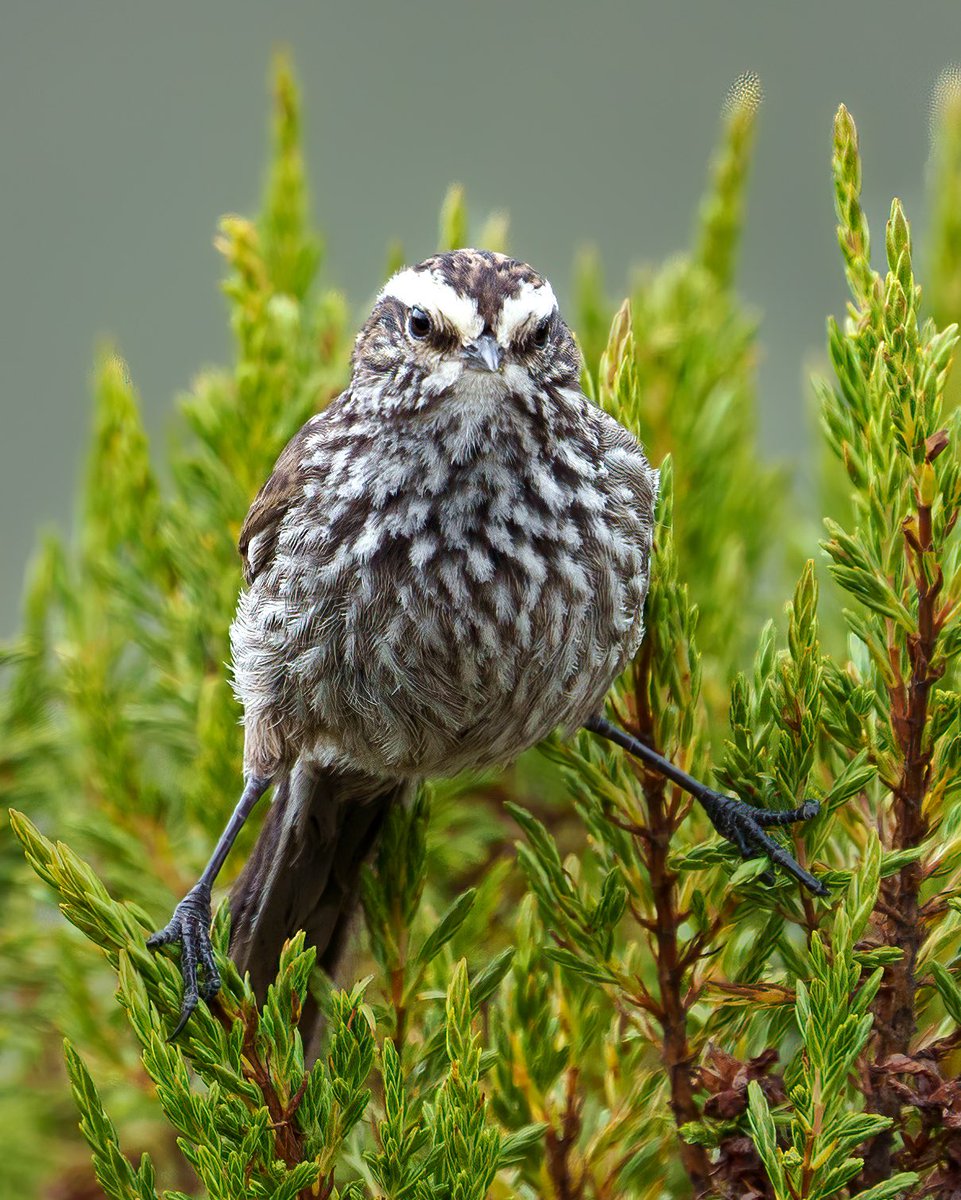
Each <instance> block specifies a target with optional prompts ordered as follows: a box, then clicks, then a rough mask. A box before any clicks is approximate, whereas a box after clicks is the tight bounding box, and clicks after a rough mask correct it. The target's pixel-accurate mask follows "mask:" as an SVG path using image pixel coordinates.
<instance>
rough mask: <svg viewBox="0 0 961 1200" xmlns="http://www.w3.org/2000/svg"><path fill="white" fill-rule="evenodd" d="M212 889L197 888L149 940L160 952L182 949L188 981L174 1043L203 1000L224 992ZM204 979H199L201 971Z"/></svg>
mask: <svg viewBox="0 0 961 1200" xmlns="http://www.w3.org/2000/svg"><path fill="white" fill-rule="evenodd" d="M210 922H211V910H210V888H209V887H207V886H205V885H203V884H197V886H196V887H194V888H191V890H190V891H189V892H188V893H187V895H186V896H184V898H183V900H181V901H180V903H179V904H178V905H177V907H176V908H175V909H174V914H173V916H172V917H171V918H170V922H169V924H167V925H166V926H165V927H164V928H163V929H159V930H158V931H157V932H156V933H155V934H153V935H152V936H151V937H149V938H148V939H147V946H148V947H149V948H150V949H151V950H157V949H159V947H160V946H171V945H174V944H175V943H176V944H178V945H179V946H180V973H181V975H182V976H183V981H184V994H183V1001H182V1003H181V1006H180V1019H179V1021H178V1022H177V1025H176V1027H175V1028H174V1031H173V1032H172V1033H171V1035H170V1037H169V1038H168V1039H167V1040H168V1041H171V1042H172V1041H173V1040H174V1038H176V1037H177V1036H178V1034H180V1033H181V1032H182V1030H183V1028H184V1026H185V1025H186V1024H187V1022H188V1021H189V1020H190V1016H191V1014H192V1013H193V1011H194V1009H195V1008H196V1007H197V1004H198V1003H199V1001H200V999H201V997H203V999H204V1000H208V1001H209V1000H212V999H213V998H214V996H216V994H217V993H218V992H219V991H220V972H219V971H218V970H217V966H216V964H215V963H214V951H213V946H212V945H211V942H210ZM200 967H203V970H204V977H203V982H202V983H201V982H200V980H199V979H198V973H199V968H200Z"/></svg>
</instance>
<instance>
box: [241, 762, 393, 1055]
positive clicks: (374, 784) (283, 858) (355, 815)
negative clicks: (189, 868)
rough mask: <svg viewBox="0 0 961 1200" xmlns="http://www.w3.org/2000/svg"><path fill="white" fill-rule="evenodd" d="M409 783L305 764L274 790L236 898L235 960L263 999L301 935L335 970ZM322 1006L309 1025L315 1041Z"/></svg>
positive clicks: (304, 1025) (304, 1026) (304, 1024)
mask: <svg viewBox="0 0 961 1200" xmlns="http://www.w3.org/2000/svg"><path fill="white" fill-rule="evenodd" d="M407 786H408V785H407V784H406V783H399V782H395V781H391V780H384V779H375V778H373V777H371V776H367V775H362V774H359V773H357V774H354V773H346V772H343V771H336V770H333V769H330V768H323V767H316V766H313V765H309V764H307V763H304V762H298V763H297V764H296V766H295V767H294V769H293V771H292V772H291V773H290V774H289V775H288V776H287V777H286V778H284V779H283V780H281V782H280V784H279V785H278V786H277V788H276V792H275V796H274V802H273V805H272V806H271V809H270V812H269V813H268V814H267V819H266V821H265V822H264V826H263V829H262V831H261V834H260V837H259V838H258V839H257V843H256V845H255V846H254V849H253V852H252V854H251V856H250V858H249V860H248V862H247V865H246V866H245V867H244V869H243V871H242V872H241V874H240V876H239V878H238V879H237V882H236V883H235V884H234V887H233V891H232V892H231V896H230V906H231V916H232V923H231V937H230V954H231V957H232V958H233V960H234V962H235V963H236V964H237V966H238V968H239V969H240V972H241V974H242V973H243V972H244V971H249V972H250V981H251V984H252V985H253V989H254V992H255V993H256V995H257V999H258V1001H261V1002H262V1001H263V999H264V997H265V996H266V994H267V987H268V985H269V984H270V983H272V982H273V980H274V977H275V975H276V973H277V965H278V962H279V960H280V951H281V949H282V948H283V945H284V942H285V941H286V940H287V939H288V938H289V937H292V936H293V935H294V934H295V933H297V931H298V930H300V929H303V930H304V931H305V932H306V934H307V944H308V945H313V946H316V947H317V961H318V963H319V964H320V966H322V967H323V968H324V970H325V971H326V972H327V973H328V974H329V975H330V974H333V972H334V971H335V970H336V968H337V964H338V962H339V960H340V957H341V955H342V953H343V950H344V946H345V944H346V941H347V936H348V933H349V931H350V925H351V918H352V917H353V915H354V911H355V909H356V907H357V897H358V890H359V882H360V869H361V867H362V866H363V864H364V862H365V860H366V859H367V858H368V857H369V855H370V853H371V851H372V850H373V848H374V846H375V845H376V842H377V838H378V835H379V834H380V830H381V827H382V825H383V822H384V818H385V817H386V815H387V812H388V810H389V809H390V806H391V805H392V804H395V803H397V802H399V801H402V800H403V797H404V794H405V792H406V789H407ZM316 1019H317V1014H316V1009H315V1007H314V1006H313V1005H312V1004H310V1005H308V1006H307V1008H306V1009H305V1012H304V1014H303V1017H302V1019H301V1034H302V1036H303V1038H304V1044H305V1045H307V1043H308V1042H309V1041H310V1040H311V1036H312V1034H313V1032H314V1029H313V1027H314V1026H315V1025H316Z"/></svg>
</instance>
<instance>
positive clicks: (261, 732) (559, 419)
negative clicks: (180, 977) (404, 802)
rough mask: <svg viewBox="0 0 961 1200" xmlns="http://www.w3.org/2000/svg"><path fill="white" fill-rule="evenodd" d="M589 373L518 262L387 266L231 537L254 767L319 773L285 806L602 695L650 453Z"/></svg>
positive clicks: (462, 753)
mask: <svg viewBox="0 0 961 1200" xmlns="http://www.w3.org/2000/svg"><path fill="white" fill-rule="evenodd" d="M412 313H420V314H422V316H423V317H424V318H426V320H427V321H428V322H429V325H430V333H429V336H424V337H421V336H418V335H417V334H416V333H415V331H414V329H413V326H412V325H411V323H410V322H411V314H412ZM484 339H486V346H485V353H486V354H487V356H488V358H489V359H490V362H488V363H487V366H486V367H485V366H483V365H481V366H479V365H478V364H479V363H480V362H481V360H480V359H478V357H477V354H478V353H479V352H478V351H473V352H472V346H477V345H478V344H479V343H480V342H481V341H484ZM495 347H496V348H495ZM472 355H473V356H472ZM491 363H495V364H496V368H495V367H493V366H491ZM579 372H580V357H579V354H578V351H577V349H576V347H575V344H574V341H573V338H572V337H571V334H570V331H569V330H568V328H567V326H566V325H565V324H564V322H563V321H562V320H561V318H560V316H559V314H558V312H557V306H556V301H555V299H554V294H553V292H552V291H551V288H550V285H549V284H548V283H547V282H546V280H544V279H542V278H541V277H540V276H538V275H537V274H536V273H535V272H534V271H532V270H531V268H530V267H527V266H525V265H524V264H522V263H519V262H516V261H514V260H512V259H508V258H505V257H504V256H502V255H494V254H490V253H487V252H482V251H473V250H464V251H456V252H454V253H452V254H445V255H438V256H435V258H433V259H430V260H428V261H427V262H426V263H423V264H421V265H420V266H418V267H414V268H408V269H407V270H405V271H403V272H400V273H399V274H398V275H396V276H395V277H394V278H393V279H392V280H391V281H389V282H388V284H387V285H386V287H385V288H384V290H383V292H382V293H381V295H380V296H379V297H378V300H377V303H376V304H375V306H374V310H373V312H372V314H371V316H370V318H369V319H368V321H367V323H366V324H365V326H364V328H363V330H362V331H361V333H360V335H359V337H358V339H357V345H356V347H355V352H354V358H353V371H352V378H351V382H350V385H349V386H348V388H347V390H346V391H345V392H344V393H343V394H342V395H341V396H339V397H338V398H337V399H336V400H334V401H333V402H332V403H331V404H330V406H329V407H328V408H327V409H326V410H325V411H324V412H323V413H321V414H320V415H319V416H316V417H314V418H312V419H311V420H310V421H309V422H308V423H307V424H306V425H305V426H304V428H303V429H302V430H301V431H300V432H299V433H298V434H297V435H296V437H295V438H294V439H293V440H292V441H291V443H290V445H289V446H288V447H287V449H286V450H285V451H284V453H283V454H282V455H281V457H280V459H279V460H278V463H277V466H276V468H275V471H274V473H273V475H272V476H271V478H270V479H269V480H268V482H267V483H266V484H265V486H264V488H263V489H262V490H261V492H260V494H259V495H258V497H257V498H256V500H255V501H254V504H253V505H252V507H251V510H250V513H249V515H248V517H247V521H246V523H245V526H244V531H243V533H242V536H241V551H242V553H243V555H244V559H245V571H246V578H247V584H248V586H247V589H246V590H245V592H244V593H243V594H242V596H241V598H240V603H239V606H238V611H237V616H236V620H235V621H234V624H233V627H232V631H231V643H232V649H233V661H234V680H235V687H236V691H237V695H238V697H239V698H240V700H241V702H242V704H243V707H244V713H245V724H246V752H245V766H246V770H247V772H248V774H250V775H253V776H258V777H262V778H268V777H269V778H272V779H274V780H275V782H276V781H277V780H278V779H280V780H285V779H286V780H290V779H293V780H294V781H295V782H296V780H297V779H300V780H305V779H308V778H311V777H313V778H323V780H324V788H325V789H326V791H325V792H324V795H320V793H318V791H317V787H316V786H314V789H313V793H311V792H310V788H309V787H307V785H306V784H303V785H299V784H298V785H297V786H294V784H290V785H288V786H287V790H286V791H285V792H284V793H283V794H284V796H285V801H284V802H285V803H286V804H287V805H288V806H290V805H293V806H294V807H296V806H297V805H298V804H301V805H303V804H308V803H309V804H315V805H316V804H323V803H331V804H334V803H342V802H343V801H344V796H349V797H351V800H350V802H351V803H363V801H364V797H365V796H367V795H376V796H378V797H381V798H383V796H384V795H386V794H387V792H388V791H389V789H390V788H391V787H393V788H395V793H394V794H395V796H396V795H399V794H401V793H400V791H396V789H400V790H401V791H402V789H403V788H404V787H405V786H407V785H408V784H409V783H410V782H411V781H414V780H416V779H419V778H424V777H429V776H439V775H449V774H453V773H455V772H457V771H460V770H462V769H464V768H470V767H475V768H477V767H485V766H490V765H494V764H498V763H506V762H509V761H510V760H511V759H513V758H515V757H516V756H517V755H518V754H520V753H521V752H522V751H523V750H525V749H527V748H528V747H529V746H531V745H533V744H534V743H536V742H537V741H539V740H540V739H542V738H543V737H545V736H546V735H547V734H549V733H550V732H551V730H553V729H554V728H556V727H558V726H561V727H564V728H566V729H575V728H577V727H578V726H580V725H582V724H583V723H584V722H585V721H586V720H588V719H589V718H591V717H592V716H594V715H596V714H598V713H599V712H600V711H601V709H602V706H603V700H604V695H605V693H606V692H607V690H608V688H609V687H610V685H611V682H612V681H613V679H614V678H615V677H616V675H617V674H618V673H619V672H620V671H621V670H622V668H623V667H624V665H625V664H626V663H627V662H628V660H629V659H630V657H631V656H632V655H633V653H634V652H635V650H636V649H637V647H638V644H639V643H640V640H641V637H642V633H643V622H642V609H643V604H644V598H645V595H646V593H647V586H648V568H649V561H650V552H651V539H652V533H653V514H654V500H655V494H656V489H657V473H656V471H654V470H653V469H652V468H651V467H650V465H649V464H648V462H647V459H646V458H645V456H644V453H643V451H642V450H641V448H640V446H639V445H638V444H637V442H636V441H635V439H634V438H633V437H632V436H631V435H630V434H629V433H628V432H627V431H626V430H625V429H623V428H622V427H621V426H620V425H619V424H618V423H617V422H616V421H614V420H613V418H611V417H610V416H608V415H607V414H606V413H605V412H603V411H602V410H601V409H599V408H598V407H597V406H595V405H594V404H592V403H591V402H590V401H588V400H587V398H586V397H585V396H584V395H583V394H582V392H581V390H580V387H579ZM312 770H313V771H314V772H315V774H314V776H311V775H310V772H311V771H312ZM339 773H342V775H343V778H344V779H345V780H350V781H351V782H350V786H349V787H347V788H345V789H339V788H338V786H337V785H336V780H337V779H338V778H340V774H339ZM358 780H361V781H363V780H367V781H368V783H367V784H366V785H358V782H357V781H358ZM332 781H333V782H332ZM298 788H299V791H298ZM341 791H342V792H343V795H341V794H340V792H341ZM298 796H299V797H300V799H298ZM324 796H327V799H326V800H325V798H324ZM358 797H360V800H358ZM301 825H302V821H301ZM301 825H298V824H297V823H296V822H294V823H293V824H291V821H290V820H289V819H285V821H284V822H281V821H280V819H279V818H278V820H277V821H276V822H275V823H274V827H273V832H272V834H271V838H272V840H271V839H268V844H267V845H266V847H265V848H261V847H260V846H258V851H257V852H255V856H254V860H252V864H251V865H250V866H249V867H248V870H247V871H246V872H245V878H244V880H242V886H241V888H240V895H239V898H238V897H235V906H234V907H235V924H236V925H237V926H238V928H240V930H241V932H240V934H239V937H240V939H241V941H242V942H243V941H244V939H245V938H246V940H247V943H248V944H251V945H252V944H253V940H255V939H254V934H253V933H252V932H251V931H255V930H256V927H257V924H258V922H261V923H262V918H263V911H264V908H265V906H266V907H267V908H269V907H270V902H269V901H268V900H266V899H265V897H264V892H265V890H269V886H268V884H269V880H270V879H272V878H275V876H276V864H275V863H274V862H268V861H266V856H267V854H268V852H269V853H270V854H272V855H274V856H276V855H277V854H280V853H291V852H292V851H291V847H290V846H287V848H286V850H285V849H284V846H283V844H282V843H283V841H284V838H286V837H287V836H288V834H287V833H286V832H284V831H286V830H289V829H290V828H301ZM294 851H295V852H296V853H300V851H299V850H297V848H296V847H295V848H294ZM325 853H336V850H335V849H332V848H331V847H328V848H327V850H325ZM258 855H259V859H260V861H259V865H258ZM303 869H306V868H303ZM265 881H267V882H265ZM308 915H309V914H308ZM293 919H294V918H293V917H291V916H290V914H289V913H288V914H287V915H286V916H284V917H283V918H281V919H278V927H280V926H282V925H283V924H284V922H286V923H287V924H289V923H290V921H291V920H293ZM297 919H300V920H301V923H302V924H303V923H305V922H306V919H307V918H306V917H304V916H303V914H299V916H298V918H297ZM298 927H299V926H298V925H297V924H293V925H292V927H291V930H290V931H292V930H293V929H295V928H298ZM308 927H309V926H308ZM245 931H246V932H245ZM253 957H254V956H253V952H252V951H249V952H248V953H247V954H246V959H245V961H246V962H247V963H248V964H249V963H250V962H251V961H252V958H253ZM241 958H244V955H243V954H242V955H241Z"/></svg>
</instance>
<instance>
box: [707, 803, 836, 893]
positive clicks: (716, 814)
mask: <svg viewBox="0 0 961 1200" xmlns="http://www.w3.org/2000/svg"><path fill="white" fill-rule="evenodd" d="M697 798H698V800H699V801H700V803H701V804H702V805H703V806H704V809H705V811H706V812H707V815H708V816H709V817H710V819H711V824H712V825H713V826H714V828H715V829H716V830H717V831H718V833H719V834H720V835H721V837H723V838H726V839H727V840H728V841H729V842H732V843H733V844H734V845H735V846H736V847H737V849H738V851H739V852H740V854H741V856H742V857H743V858H755V857H756V856H757V855H758V854H764V855H766V857H767V858H769V859H770V860H771V862H772V863H774V864H776V865H777V866H779V867H782V868H783V869H784V870H785V871H787V872H788V874H789V875H793V876H794V878H795V879H796V880H797V881H798V882H799V883H802V884H803V885H804V886H805V887H806V888H807V889H808V891H809V892H813V893H814V895H815V896H827V895H828V889H827V887H826V886H825V884H824V883H822V882H821V880H820V879H818V878H816V877H815V876H814V875H812V874H811V872H810V871H806V870H805V869H804V867H802V866H801V864H800V863H799V862H797V861H796V860H795V858H794V856H793V855H792V854H791V853H790V852H789V851H788V850H786V849H785V848H784V846H782V845H781V844H780V843H779V842H776V841H775V840H774V839H773V838H772V837H771V836H770V835H769V834H767V833H765V826H767V827H770V826H772V825H793V824H795V823H796V822H797V821H808V820H810V819H811V817H814V816H817V814H818V813H819V812H820V811H821V806H820V804H818V802H817V801H816V800H805V802H804V803H803V804H802V805H800V807H799V808H792V809H789V810H786V811H785V810H778V809H765V808H755V807H754V806H753V805H750V804H745V803H744V801H743V800H736V799H735V798H734V797H733V796H725V795H724V794H723V793H721V792H714V791H710V790H709V789H705V791H704V793H703V794H701V795H699V796H698V797H697ZM761 878H762V879H763V880H764V882H765V883H768V884H772V883H773V882H774V875H773V872H771V871H767V872H765V873H764V875H762V876H761Z"/></svg>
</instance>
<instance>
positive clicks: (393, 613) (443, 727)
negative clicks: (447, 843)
mask: <svg viewBox="0 0 961 1200" xmlns="http://www.w3.org/2000/svg"><path fill="white" fill-rule="evenodd" d="M609 588H610V581H604V582H603V586H602V585H601V583H600V582H598V586H597V588H596V589H595V588H592V587H590V586H588V587H587V588H585V589H584V593H583V595H580V596H574V595H572V594H571V593H570V592H569V590H565V589H564V588H562V587H555V588H552V587H551V586H550V585H549V584H548V585H547V586H545V587H543V588H541V589H539V590H538V593H537V595H536V597H535V596H533V595H532V596H531V597H529V602H528V603H526V604H525V603H516V604H514V605H513V606H511V604H510V603H509V597H508V596H507V595H506V594H502V595H500V596H497V595H495V594H493V593H492V592H490V591H489V590H488V591H485V590H484V588H483V587H479V586H478V587H476V588H475V589H474V595H473V597H472V598H471V602H470V603H468V604H466V605H464V606H462V607H460V608H457V607H454V606H453V605H451V604H450V603H449V601H448V598H446V597H438V596H437V595H436V593H435V592H433V590H431V591H429V592H424V591H421V590H418V589H410V588H408V589H405V588H400V589H398V590H396V591H395V592H394V594H393V595H391V594H390V590H389V589H382V590H380V592H379V593H378V592H377V591H375V592H374V599H373V600H372V601H371V602H369V603H366V604H364V603H358V604H357V605H356V606H353V607H351V608H350V609H349V611H347V612H345V613H344V614H343V620H342V623H341V626H340V629H339V630H338V633H337V635H336V636H335V637H333V638H329V639H325V640H323V641H322V642H317V643H315V644H314V645H313V646H311V647H310V648H309V649H306V650H305V652H304V653H303V654H302V655H301V656H300V657H299V659H298V660H297V661H296V662H295V663H294V664H293V665H292V671H291V678H290V680H289V684H290V685H291V687H290V692H291V694H296V695H298V696H299V697H300V698H301V703H302V704H303V705H304V706H305V709H306V711H304V713H303V718H304V719H303V725H302V727H303V728H304V729H305V730H309V729H315V730H317V731H318V746H319V747H320V750H321V752H322V753H327V748H328V747H329V746H330V745H331V744H334V745H336V746H337V747H338V749H339V751H340V753H341V754H342V756H343V757H344V759H345V760H346V761H348V762H349V763H350V764H351V765H352V766H355V767H359V768H362V769H364V770H367V771H372V772H375V773H378V774H387V775H394V776H396V775H405V776H434V775H438V776H440V775H450V774H454V773H456V772H458V771H460V770H462V769H464V768H466V767H468V766H471V767H477V768H482V767H486V766H492V765H497V764H502V763H505V762H508V761H510V760H511V759H513V758H515V757H516V756H517V755H518V754H520V753H521V752H522V751H524V750H525V749H527V748H528V747H529V746H531V745H533V744H534V743H536V742H538V741H540V740H541V739H542V738H544V737H546V736H547V734H549V733H550V732H551V730H553V729H554V728H556V727H557V726H558V725H562V726H567V727H575V726H577V725H579V724H581V723H583V721H584V720H586V719H587V718H588V717H589V716H590V715H592V714H593V713H594V712H596V711H597V708H598V707H599V706H600V704H601V702H602V699H603V696H604V693H605V692H606V691H607V689H608V687H609V686H610V684H611V681H612V680H613V678H614V677H615V676H616V674H617V673H618V671H619V670H620V669H621V668H622V666H623V664H624V662H625V661H626V658H627V657H628V655H629V653H630V652H631V650H632V649H633V647H634V645H636V642H637V640H639V637H640V603H639V600H640V599H641V597H640V596H639V595H636V594H633V595H632V592H631V589H630V588H629V587H627V586H625V587H624V588H623V589H622V590H623V592H624V603H622V604H621V605H619V606H617V609H616V611H614V610H612V608H611V606H610V605H609V604H608V605H604V604H602V603H600V602H599V599H598V597H599V596H603V595H605V594H606V591H605V589H607V591H609ZM385 596H389V597H390V599H389V600H385ZM515 598H516V597H515ZM328 628H329V626H328Z"/></svg>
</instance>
